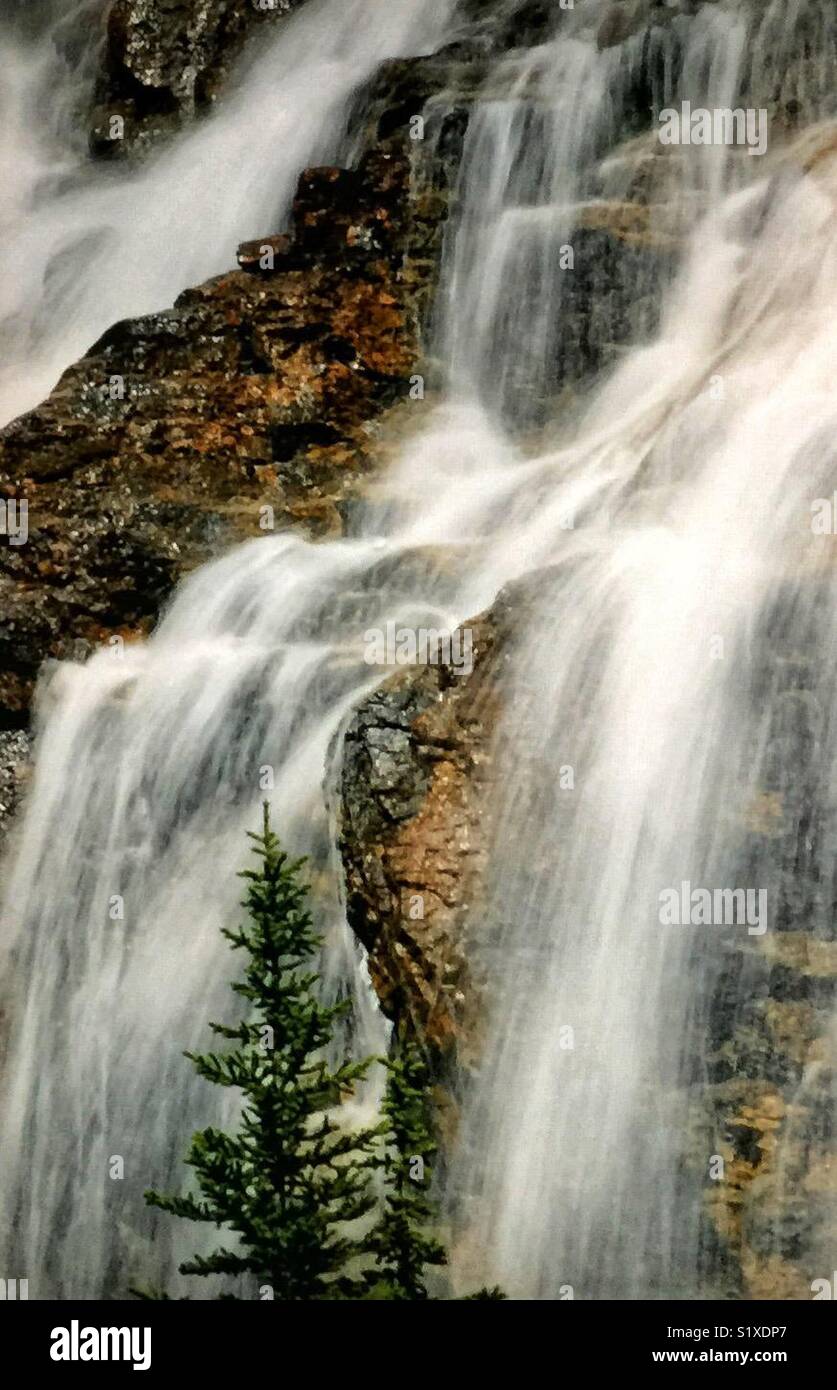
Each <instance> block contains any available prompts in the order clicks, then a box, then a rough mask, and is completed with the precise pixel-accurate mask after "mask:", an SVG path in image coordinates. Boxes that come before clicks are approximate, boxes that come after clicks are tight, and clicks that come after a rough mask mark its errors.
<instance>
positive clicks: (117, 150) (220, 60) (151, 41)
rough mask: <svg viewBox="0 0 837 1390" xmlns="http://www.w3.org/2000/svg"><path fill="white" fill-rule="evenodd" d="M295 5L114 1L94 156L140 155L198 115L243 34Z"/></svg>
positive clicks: (257, 0) (279, 1)
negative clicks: (184, 122) (185, 121)
mask: <svg viewBox="0 0 837 1390" xmlns="http://www.w3.org/2000/svg"><path fill="white" fill-rule="evenodd" d="M302 3H303V0H270V2H269V3H267V0H266V2H265V3H264V4H262V3H261V0H177V3H175V2H174V0H114V3H113V4H112V5H111V7H110V10H109V13H108V18H107V30H106V40H105V48H104V55H103V65H102V73H101V75H100V78H99V82H98V86H97V91H96V102H97V108H96V111H95V113H94V117H93V123H92V130H91V146H92V149H93V151H94V153H96V154H98V155H101V156H103V157H105V158H113V157H117V158H118V157H120V156H122V155H124V154H126V153H128V152H131V153H136V152H139V153H143V152H145V151H147V150H148V149H149V148H151V147H152V146H153V145H154V144H156V143H157V142H158V141H159V140H161V139H163V138H165V137H166V136H168V135H169V134H171V133H172V131H174V130H176V129H177V128H178V127H179V126H180V125H181V124H182V123H183V121H184V120H187V119H189V118H190V117H192V116H194V115H195V114H196V113H198V112H200V111H202V110H206V109H207V108H208V107H209V106H211V104H212V103H213V101H214V100H215V98H216V96H217V94H218V91H219V90H220V88H221V87H222V85H223V83H224V81H225V79H226V77H227V75H228V73H229V70H230V67H231V65H232V63H233V62H234V61H235V59H236V58H237V57H238V55H239V53H240V51H241V48H242V46H243V44H244V42H245V40H246V39H247V37H248V36H249V35H250V34H251V33H253V32H255V30H256V29H258V28H259V27H262V26H266V25H268V24H269V23H271V22H277V21H280V20H281V19H282V18H284V17H285V16H286V15H287V14H288V13H289V12H290V11H291V10H293V9H295V8H297V6H298V5H300V4H302ZM114 117H117V118H118V121H117V123H116V124H114V123H113V118H114ZM120 121H121V124H119V122H120Z"/></svg>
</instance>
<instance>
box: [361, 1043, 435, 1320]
mask: <svg viewBox="0 0 837 1390" xmlns="http://www.w3.org/2000/svg"><path fill="white" fill-rule="evenodd" d="M387 1067H388V1070H389V1078H388V1082H387V1088H386V1094H385V1096H384V1102H383V1112H384V1117H385V1121H384V1131H385V1137H386V1148H385V1152H384V1158H383V1168H384V1176H385V1190H384V1200H383V1207H382V1210H381V1214H380V1216H379V1218H378V1221H377V1222H376V1224H375V1226H374V1227H373V1228H372V1230H371V1232H370V1234H369V1236H368V1237H367V1240H366V1251H367V1253H368V1254H370V1255H371V1256H372V1257H373V1259H374V1260H375V1263H376V1266H377V1269H376V1271H375V1272H374V1273H372V1274H370V1276H369V1295H368V1296H369V1297H370V1298H382V1299H397V1300H414V1299H426V1298H428V1297H429V1295H428V1293H427V1287H426V1283H425V1274H426V1269H427V1267H428V1266H432V1265H436V1266H442V1265H444V1264H446V1263H447V1256H446V1255H445V1250H444V1246H443V1245H442V1244H441V1243H440V1242H439V1241H438V1240H436V1239H435V1237H434V1236H433V1235H432V1234H430V1233H429V1227H430V1225H431V1223H432V1221H433V1220H434V1218H435V1216H436V1211H435V1207H434V1205H433V1203H432V1202H431V1201H430V1198H429V1196H428V1188H429V1184H430V1164H431V1161H432V1159H433V1158H434V1156H435V1154H436V1148H437V1146H436V1141H435V1139H434V1137H433V1130H432V1126H431V1123H430V1115H429V1108H428V1100H427V1092H428V1075H427V1067H426V1065H425V1062H424V1059H423V1057H422V1055H421V1052H420V1051H419V1049H418V1047H417V1046H416V1045H415V1043H410V1044H408V1045H407V1046H406V1047H405V1048H404V1049H403V1051H402V1052H401V1054H400V1055H399V1056H396V1057H394V1058H393V1059H391V1060H390V1061H389V1062H387Z"/></svg>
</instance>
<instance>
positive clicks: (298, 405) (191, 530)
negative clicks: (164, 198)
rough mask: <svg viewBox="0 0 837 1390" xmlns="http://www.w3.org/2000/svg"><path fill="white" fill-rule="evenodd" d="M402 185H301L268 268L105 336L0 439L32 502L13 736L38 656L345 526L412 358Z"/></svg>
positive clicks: (404, 180) (13, 614) (5, 564)
mask: <svg viewBox="0 0 837 1390" xmlns="http://www.w3.org/2000/svg"><path fill="white" fill-rule="evenodd" d="M409 190H410V166H409V160H408V158H407V155H406V153H405V152H404V151H403V150H401V149H399V148H398V147H397V146H396V147H395V148H394V149H388V148H384V147H380V148H378V149H377V150H375V151H372V152H371V153H370V154H369V155H368V156H367V157H366V158H365V159H364V160H363V161H362V163H361V165H360V166H359V167H358V168H357V169H354V170H345V169H313V170H308V171H306V172H305V173H304V174H303V176H302V178H301V180H300V185H299V194H298V197H297V199H296V202H295V205H294V212H293V232H292V236H291V238H290V240H288V242H287V245H286V244H285V241H284V240H283V239H276V238H267V239H266V240H267V241H268V242H269V243H270V244H272V245H273V246H274V247H276V248H277V249H278V248H280V247H281V251H282V254H281V255H279V256H278V257H277V259H276V262H275V270H274V272H273V273H271V274H265V275H262V274H258V275H254V274H252V273H248V272H247V271H244V270H235V271H231V272H229V273H228V274H226V275H221V276H218V277H216V278H215V279H213V280H211V281H209V282H208V283H206V284H204V285H201V286H198V287H197V288H195V289H191V290H187V291H186V292H185V293H184V294H182V295H181V296H180V298H179V300H178V301H177V303H176V305H175V306H174V308H173V309H170V310H167V311H164V312H162V313H157V314H150V315H147V316H146V317H145V318H142V319H137V320H131V321H127V322H124V323H119V324H115V325H114V326H113V327H112V328H111V329H109V330H108V331H107V332H106V333H105V334H104V335H103V337H102V338H101V339H100V340H99V342H97V343H96V344H94V346H93V347H92V348H91V349H90V351H89V352H88V354H87V355H86V356H85V357H84V358H82V360H81V361H80V362H78V363H76V364H75V365H74V366H72V367H70V368H69V370H68V371H67V372H65V373H64V375H63V377H62V378H61V380H60V382H59V383H58V386H57V387H56V389H55V391H54V392H53V394H52V395H51V396H50V397H49V399H48V400H47V401H45V402H44V403H43V405H41V406H39V407H38V408H37V409H36V410H34V411H32V412H30V413H29V414H28V415H25V416H23V417H22V418H21V419H19V420H16V421H14V422H13V423H12V424H11V425H9V426H7V428H6V429H5V430H3V431H2V432H0V496H2V497H14V498H17V499H18V500H26V501H27V503H28V507H29V539H28V543H27V544H26V545H23V546H19V547H12V546H11V545H9V544H7V543H6V538H2V542H3V543H2V544H1V545H0V595H2V605H0V608H1V609H2V616H0V711H2V712H3V717H4V718H5V719H6V721H7V722H9V721H17V722H20V723H22V722H23V721H24V719H25V714H26V709H27V707H28V703H29V700H30V697H31V693H32V688H33V683H34V680H35V677H36V673H37V669H38V666H39V665H40V662H41V661H42V660H43V659H44V658H45V657H46V656H62V655H67V654H73V652H74V651H75V649H76V648H75V646H74V644H75V643H77V642H79V641H81V642H82V643H86V644H90V645H95V644H97V643H100V642H102V641H105V640H107V637H108V636H109V635H113V634H122V635H126V636H131V635H135V634H137V633H143V632H145V631H147V629H148V627H149V626H150V624H151V623H152V622H153V620H154V617H155V616H156V614H157V612H158V611H159V608H160V605H161V603H162V602H163V601H164V599H165V598H166V596H167V595H168V594H169V593H170V591H171V589H172V587H173V586H174V584H175V583H176V582H177V580H178V578H179V577H180V576H181V575H182V574H183V573H184V572H185V571H187V570H189V569H191V568H193V567H194V566H195V565H197V564H199V563H201V562H202V561H203V560H205V559H206V558H208V557H209V556H211V555H212V554H215V553H217V552H218V550H219V549H220V548H222V547H223V546H225V545H228V544H230V543H232V542H234V541H236V540H239V539H242V538H244V537H248V536H259V535H263V534H264V533H265V531H268V530H275V529H280V528H282V527H287V526H298V527H301V528H303V529H304V530H305V531H306V533H308V534H310V535H323V534H337V533H339V532H340V531H341V530H342V527H343V512H342V509H343V507H344V504H346V502H347V500H348V499H349V498H350V496H352V495H353V494H354V492H355V491H356V490H357V489H358V487H359V486H360V485H361V482H362V479H363V477H364V475H366V474H367V473H369V472H370V471H371V470H372V469H373V468H374V467H375V461H376V458H377V453H376V450H377V449H378V448H379V447H380V443H379V431H378V429H377V427H376V426H375V425H374V422H375V420H376V419H377V417H379V416H380V415H381V414H382V413H383V412H385V411H386V410H387V409H388V408H389V407H391V406H394V405H397V404H399V403H400V402H401V401H404V400H406V398H407V395H408V392H409V385H410V377H411V373H412V371H413V370H414V367H415V362H416V357H417V353H418V339H417V326H418V317H417V314H416V311H415V304H414V298H415V292H416V288H415V287H416V283H417V281H418V280H420V278H421V275H420V272H418V271H416V269H415V268H412V269H411V273H410V274H409V275H407V273H406V268H407V266H408V264H409V263H410V235H411V221H410V216H411V214H410V206H411V200H410V191H409Z"/></svg>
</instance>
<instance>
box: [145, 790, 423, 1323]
mask: <svg viewBox="0 0 837 1390" xmlns="http://www.w3.org/2000/svg"><path fill="white" fill-rule="evenodd" d="M250 838H251V839H252V840H253V841H254V849H255V853H256V855H257V856H258V860H259V863H258V867H257V868H255V869H248V870H245V872H244V873H242V875H241V877H242V878H244V879H245V880H247V883H248V888H247V893H246V896H245V899H244V903H243V906H244V907H245V908H246V909H247V913H248V918H249V920H248V922H247V924H246V925H244V926H242V927H240V928H238V929H237V930H235V931H225V932H224V934H225V936H227V938H228V939H229V941H230V942H231V944H232V947H233V949H234V950H241V951H244V952H245V953H246V956H247V964H246V968H245V970H244V978H243V980H240V981H238V982H237V983H235V984H234V985H233V986H232V988H233V989H234V990H235V992H236V993H237V994H239V995H241V996H242V997H243V998H244V999H245V1000H246V1001H247V1004H248V1009H249V1012H248V1020H249V1021H247V1022H244V1023H240V1024H239V1025H238V1026H237V1027H225V1026H223V1025H221V1024H217V1023H215V1024H211V1025H210V1026H211V1027H212V1029H213V1031H214V1032H215V1033H216V1034H219V1035H220V1036H221V1037H223V1038H226V1039H228V1040H229V1041H231V1042H233V1043H235V1044H236V1046H235V1047H234V1048H233V1049H232V1050H231V1051H228V1052H225V1053H223V1054H217V1053H214V1052H210V1053H202V1054H197V1055H196V1054H193V1053H187V1054H186V1055H187V1056H188V1057H190V1059H191V1061H192V1062H193V1064H194V1066H195V1068H196V1070H197V1071H198V1073H199V1074H200V1075H201V1076H202V1077H204V1078H205V1079H206V1080H207V1081H211V1082H213V1083H214V1084H216V1085H219V1086H233V1087H238V1088H239V1089H240V1090H241V1091H242V1093H243V1100H244V1106H243V1112H242V1117H241V1121H240V1126H239V1129H238V1132H237V1133H235V1134H226V1133H223V1132H222V1131H220V1130H217V1129H205V1130H203V1131H201V1132H199V1133H198V1134H196V1135H195V1136H194V1137H193V1139H192V1145H191V1149H190V1152H189V1154H188V1157H187V1160H186V1161H187V1163H189V1164H190V1165H191V1167H192V1168H194V1170H195V1173H196V1174H197V1181H198V1186H199V1189H200V1194H199V1195H196V1196H193V1195H186V1196H180V1197H177V1196H161V1195H160V1193H158V1192H147V1193H146V1200H147V1201H148V1202H149V1203H150V1204H151V1205H152V1206H155V1207H159V1208H160V1209H161V1210H162V1211H166V1212H170V1213H171V1214H173V1215H175V1216H183V1217H187V1218H189V1219H191V1220H193V1221H210V1222H212V1223H214V1224H215V1225H217V1226H219V1227H226V1228H228V1229H229V1230H231V1231H235V1232H237V1233H238V1235H239V1236H240V1242H241V1249H240V1251H233V1250H229V1249H225V1248H223V1247H221V1248H219V1249H217V1250H215V1251H214V1252H213V1253H212V1254H211V1255H209V1256H208V1257H203V1256H199V1255H196V1256H195V1257H194V1259H192V1260H189V1261H187V1262H186V1263H184V1264H182V1265H181V1266H180V1268H181V1272H182V1273H183V1274H196V1275H212V1274H221V1275H224V1274H227V1275H235V1276H237V1275H246V1274H249V1275H254V1276H255V1278H256V1280H257V1281H258V1284H259V1285H265V1284H267V1285H269V1286H270V1288H271V1289H272V1292H273V1297H274V1298H277V1299H285V1300H288V1299H290V1300H300V1299H306V1300H308V1299H335V1298H362V1297H368V1280H367V1279H366V1278H364V1276H363V1274H362V1273H361V1272H359V1271H358V1272H354V1270H353V1266H354V1265H355V1257H356V1256H361V1255H363V1253H364V1249H365V1239H364V1237H359V1236H354V1235H351V1234H348V1233H347V1230H346V1225H347V1223H351V1222H355V1221H357V1220H358V1219H359V1218H361V1217H364V1216H366V1215H367V1214H368V1213H369V1212H370V1211H371V1209H372V1207H373V1205H374V1204H375V1196H374V1191H373V1185H372V1183H371V1175H372V1172H373V1169H374V1168H375V1166H376V1165H378V1164H379V1163H380V1156H379V1154H378V1155H376V1148H378V1149H379V1148H380V1139H379V1135H380V1126H379V1127H378V1128H377V1129H370V1128H367V1129H364V1130H362V1131H360V1132H358V1131H356V1130H355V1131H347V1130H346V1129H344V1128H343V1127H342V1126H341V1125H340V1123H339V1122H338V1119H337V1118H336V1117H335V1113H334V1112H335V1110H336V1107H337V1106H339V1104H340V1102H341V1101H342V1100H343V1099H344V1098H345V1097H347V1096H348V1095H349V1094H350V1093H351V1092H352V1091H353V1090H354V1088H355V1086H356V1085H357V1084H358V1083H359V1082H360V1081H361V1080H362V1079H363V1077H364V1076H365V1074H366V1072H367V1070H368V1068H369V1066H370V1063H371V1059H368V1060H365V1061H362V1062H348V1063H345V1064H344V1065H342V1066H339V1067H338V1068H337V1069H336V1070H332V1069H331V1068H330V1066H329V1064H328V1062H327V1061H326V1060H325V1049H326V1048H327V1046H328V1044H329V1042H330V1041H331V1038H332V1033H333V1030H334V1026H335V1024H336V1023H337V1021H338V1020H339V1019H340V1018H341V1017H342V1016H343V1014H344V1013H345V1011H346V1010H347V1009H348V1008H349V1005H348V1004H347V1003H346V1004H344V1003H339V1004H336V1005H330V1006H327V1005H324V1004H323V1003H321V1002H320V1000H319V998H318V995H317V989H316V984H317V976H316V975H315V974H314V973H313V972H312V970H311V960H312V957H313V956H314V953H315V951H316V950H317V948H318V946H319V944H320V941H319V938H318V937H317V935H316V933H315V931H314V929H313V926H312V921H311V915H310V912H309V911H308V907H307V890H306V888H305V886H304V884H303V883H302V881H301V879H300V867H301V865H302V863H303V862H304V861H302V860H300V861H297V862H292V861H291V860H290V859H289V858H288V856H287V855H286V854H285V852H284V851H283V850H282V848H281V846H280V844H279V841H278V839H277V837H276V835H275V834H274V833H273V831H272V830H271V827H270V811H269V806H268V805H267V803H265V806H264V824H263V829H262V832H261V834H253V833H250ZM405 1277H406V1275H405Z"/></svg>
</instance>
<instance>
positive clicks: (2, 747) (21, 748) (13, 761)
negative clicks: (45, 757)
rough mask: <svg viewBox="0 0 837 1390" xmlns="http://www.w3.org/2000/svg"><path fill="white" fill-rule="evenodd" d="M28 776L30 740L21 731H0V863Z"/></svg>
mask: <svg viewBox="0 0 837 1390" xmlns="http://www.w3.org/2000/svg"><path fill="white" fill-rule="evenodd" d="M31 772H32V739H31V737H30V735H29V734H27V733H25V732H24V731H23V730H22V729H2V730H0V860H2V858H3V855H4V852H5V849H6V845H7V841H8V836H9V831H10V829H11V826H12V822H13V819H14V815H15V812H16V811H17V808H18V806H19V805H20V801H21V798H22V797H23V794H24V792H25V790H26V787H27V785H28V782H29V779H30V776H31Z"/></svg>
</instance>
